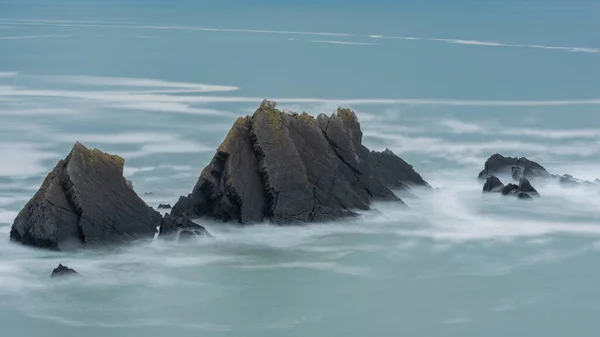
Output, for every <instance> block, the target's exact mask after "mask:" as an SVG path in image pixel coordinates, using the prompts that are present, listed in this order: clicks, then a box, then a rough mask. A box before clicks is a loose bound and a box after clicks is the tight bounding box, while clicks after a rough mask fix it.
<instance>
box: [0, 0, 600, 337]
mask: <svg viewBox="0 0 600 337" xmlns="http://www.w3.org/2000/svg"><path fill="white" fill-rule="evenodd" d="M263 99H269V100H273V101H275V102H277V107H278V108H280V109H289V110H293V111H297V112H302V111H306V112H308V113H311V114H313V115H317V114H319V113H326V114H332V113H334V112H335V110H336V109H337V107H338V106H341V107H347V108H351V109H353V110H354V111H355V112H356V114H357V116H358V118H359V121H360V123H361V127H362V131H363V143H364V144H365V145H366V146H367V147H369V148H370V149H373V150H384V149H386V148H389V149H390V150H392V151H394V152H395V153H396V154H398V155H399V156H401V157H402V158H404V159H405V160H406V161H407V162H409V163H410V164H411V165H413V166H414V168H415V170H417V171H418V172H419V173H420V174H421V175H422V176H423V177H424V179H425V180H427V181H428V182H429V184H430V185H431V186H432V187H433V190H432V191H424V190H419V189H415V191H414V192H415V195H416V198H407V199H405V200H404V201H405V202H406V203H407V204H408V206H409V207H408V208H403V207H398V206H395V205H393V204H377V203H375V204H373V207H372V208H373V209H372V210H371V211H365V212H362V213H361V215H360V217H359V218H357V219H352V220H344V221H339V222H334V223H323V224H311V225H301V226H290V227H277V226H272V225H269V224H267V223H265V224H257V225H254V226H248V227H237V226H234V225H228V224H221V223H212V222H209V221H206V220H200V222H199V223H201V224H202V225H204V226H205V227H206V228H207V229H208V230H209V231H210V232H211V233H212V234H213V235H214V238H211V239H206V238H204V239H202V238H199V239H198V240H195V241H190V242H181V243H178V242H164V241H162V240H148V241H143V242H136V243H132V244H129V245H124V246H121V247H118V248H115V249H106V250H85V251H78V252H52V251H45V250H38V249H35V248H31V247H25V246H22V245H19V244H15V243H12V242H10V241H9V232H10V227H11V225H12V222H13V220H14V218H15V217H16V215H17V213H18V212H19V210H20V209H21V208H22V207H23V206H24V205H25V203H26V202H27V201H28V200H29V199H30V198H31V197H32V196H33V194H34V193H35V192H36V191H37V190H38V189H39V187H40V184H41V182H42V180H43V179H44V177H45V176H46V174H48V173H49V172H50V171H51V169H52V168H53V167H54V165H56V163H57V161H58V160H60V159H62V158H64V157H65V156H66V155H67V154H68V153H69V151H70V149H71V148H72V146H73V144H74V143H75V142H76V141H79V142H82V143H83V144H84V145H86V146H88V147H95V148H99V149H101V150H103V151H106V152H109V153H114V154H119V155H121V156H122V157H124V158H125V159H126V164H125V172H124V174H125V176H126V177H127V178H128V179H131V180H132V181H133V184H134V188H135V190H136V191H137V193H138V194H139V195H140V196H141V197H142V198H143V199H144V200H145V201H146V202H147V203H148V204H149V205H151V206H154V207H156V206H158V204H159V203H171V204H173V203H174V202H176V201H177V198H178V197H179V196H180V195H185V194H187V193H189V192H190V191H191V189H192V187H193V185H194V184H195V182H196V180H197V178H198V176H199V174H200V172H201V171H202V169H203V168H204V166H206V165H207V164H208V163H209V161H210V159H211V158H212V156H213V154H214V153H215V150H216V148H217V147H218V146H219V144H220V142H221V141H222V140H223V139H224V137H225V135H226V133H227V131H228V130H229V128H230V127H231V125H232V123H233V122H234V121H235V119H236V118H238V117H240V116H245V115H249V114H252V113H253V112H254V111H255V110H256V108H257V107H258V105H259V104H260V102H261V101H262V100H263ZM599 113H600V1H591V0H587V1H586V0H581V1H579V0H568V1H567V0H554V1H551V0H549V1H542V0H522V1H521V0H507V1H503V0H500V1H491V0H490V1H472V0H471V1H469V0H456V1H442V0H422V1H408V0H406V1H400V0H398V1H384V0H370V1H366V0H364V1H359V0H348V1H338V0H320V1H315V0H306V1H283V0H282V1H275V0H247V1H241V0H238V1H234V0H222V1H208V0H199V1H191V0H187V1H184V0H171V1H157V0H155V1H152V0H124V1H116V0H102V1H101V0H79V1H75V0H0V158H1V159H0V331H1V332H0V335H2V336H7V337H9V336H10V337H14V336H19V337H21V336H22V337H36V336H45V337H51V336H61V337H70V336H86V337H95V336H114V337H121V336H123V337H135V336H144V337H151V336H167V337H179V336H227V337H229V336H243V337H252V336H260V337H270V336H273V337H279V336H299V337H300V336H301V337H334V336H347V337H350V336H352V337H354V336H356V337H364V336H371V337H386V336H390V337H397V336H415V337H445V336H449V337H505V336H515V337H516V336H519V337H520V336H522V337H530V336H531V337H533V336H536V337H538V336H539V337H542V336H543V337H587V336H589V337H595V336H599V335H600V320H599V319H598V317H600V189H599V188H584V187H576V188H568V189H566V188H561V187H560V186H558V185H554V184H547V185H543V186H542V185H539V186H535V184H534V187H536V188H537V189H538V191H539V193H540V194H541V198H539V199H535V200H529V201H523V200H518V199H515V198H509V197H501V196H500V195H496V194H494V195H483V194H482V185H481V183H480V182H479V181H477V179H476V177H477V175H478V173H479V171H481V170H482V169H483V166H484V162H485V160H486V159H487V158H488V157H489V156H490V155H492V154H495V153H500V154H503V155H505V156H515V157H522V156H525V157H527V158H529V159H531V160H535V161H537V162H538V163H540V164H541V165H543V166H544V167H545V168H546V169H547V170H548V171H550V172H552V173H556V174H565V173H566V174H571V175H573V176H575V177H577V178H581V179H586V180H594V179H596V178H600V114H599ZM505 182H508V181H505ZM58 263H62V264H65V265H67V266H69V267H71V268H73V269H75V270H77V271H78V272H79V274H80V276H79V277H73V278H71V277H68V278H58V279H57V278H50V273H51V272H52V269H53V268H55V267H56V266H57V265H58Z"/></svg>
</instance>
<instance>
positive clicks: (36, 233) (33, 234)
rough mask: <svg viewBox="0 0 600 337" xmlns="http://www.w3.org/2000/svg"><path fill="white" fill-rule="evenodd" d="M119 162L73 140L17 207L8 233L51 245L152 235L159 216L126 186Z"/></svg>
mask: <svg viewBox="0 0 600 337" xmlns="http://www.w3.org/2000/svg"><path fill="white" fill-rule="evenodd" d="M124 163H125V161H124V159H123V158H121V157H119V156H116V155H110V154H107V153H104V152H102V151H100V150H97V149H94V150H90V149H88V148H86V147H85V146H83V145H82V144H80V143H76V144H75V146H74V147H73V149H72V151H71V153H70V154H69V155H68V156H67V158H66V159H64V160H60V161H59V162H58V164H57V165H56V167H55V168H54V169H53V170H52V172H50V174H48V176H47V177H46V179H45V180H44V182H43V183H42V186H41V187H40V189H39V190H38V191H37V193H36V194H35V195H34V196H33V198H32V199H31V200H29V202H28V203H27V204H26V205H25V207H24V208H23V209H22V210H21V212H19V214H18V215H17V217H16V219H15V221H14V223H13V225H12V229H11V232H10V238H11V239H12V240H14V241H18V242H21V243H23V244H26V245H31V246H37V247H42V248H49V249H54V250H68V249H74V248H79V247H83V246H86V247H87V246H96V245H106V244H113V243H122V242H126V241H130V240H134V239H138V238H145V237H148V238H151V237H152V236H153V235H154V233H155V232H156V227H157V226H159V225H160V223H161V218H162V217H161V215H160V213H158V212H156V211H154V210H153V209H152V208H150V207H149V206H148V205H146V203H144V201H143V200H142V199H140V198H139V197H138V195H137V194H136V193H135V192H134V190H133V189H131V188H130V185H129V184H128V183H127V181H126V180H125V178H124V177H123V165H124Z"/></svg>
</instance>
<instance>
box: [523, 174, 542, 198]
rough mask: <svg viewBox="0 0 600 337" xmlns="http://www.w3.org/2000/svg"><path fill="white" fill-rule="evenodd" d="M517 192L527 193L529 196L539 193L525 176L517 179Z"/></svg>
mask: <svg viewBox="0 0 600 337" xmlns="http://www.w3.org/2000/svg"><path fill="white" fill-rule="evenodd" d="M519 192H524V193H527V194H529V195H531V196H539V195H540V194H539V193H538V191H536V189H535V188H533V186H531V183H530V182H529V180H528V179H527V178H521V179H520V180H519Z"/></svg>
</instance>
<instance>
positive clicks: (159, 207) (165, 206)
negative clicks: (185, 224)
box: [157, 204, 171, 209]
mask: <svg viewBox="0 0 600 337" xmlns="http://www.w3.org/2000/svg"><path fill="white" fill-rule="evenodd" d="M157 208H158V209H171V204H159V205H158V207H157Z"/></svg>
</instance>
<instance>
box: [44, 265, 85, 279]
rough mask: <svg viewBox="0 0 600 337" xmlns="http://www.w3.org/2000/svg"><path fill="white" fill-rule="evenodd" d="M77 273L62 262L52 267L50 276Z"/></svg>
mask: <svg viewBox="0 0 600 337" xmlns="http://www.w3.org/2000/svg"><path fill="white" fill-rule="evenodd" d="M75 274H78V273H77V272H76V271H75V270H74V269H71V268H69V267H67V266H63V265H62V264H60V263H59V264H58V267H56V268H54V270H53V271H52V275H50V277H59V276H68V275H75Z"/></svg>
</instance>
